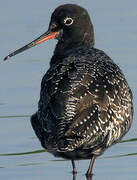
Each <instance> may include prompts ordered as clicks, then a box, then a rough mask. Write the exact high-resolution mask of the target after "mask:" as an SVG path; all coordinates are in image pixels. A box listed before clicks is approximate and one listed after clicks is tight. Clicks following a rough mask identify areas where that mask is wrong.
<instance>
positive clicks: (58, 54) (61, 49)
mask: <svg viewBox="0 0 137 180" xmlns="http://www.w3.org/2000/svg"><path fill="white" fill-rule="evenodd" d="M93 46H94V43H91V42H90V41H83V42H68V43H66V42H63V41H59V42H58V43H57V45H56V48H55V51H54V54H53V56H52V58H51V61H50V65H51V66H52V65H54V64H58V63H60V62H61V61H62V59H64V58H66V57H67V56H69V54H70V53H71V52H75V51H76V49H78V47H84V48H85V47H87V48H93Z"/></svg>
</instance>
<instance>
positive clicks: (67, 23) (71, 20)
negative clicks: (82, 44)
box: [64, 17, 74, 26]
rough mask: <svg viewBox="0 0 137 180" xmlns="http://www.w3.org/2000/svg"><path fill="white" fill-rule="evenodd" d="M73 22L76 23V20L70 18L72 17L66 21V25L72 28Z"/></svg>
mask: <svg viewBox="0 0 137 180" xmlns="http://www.w3.org/2000/svg"><path fill="white" fill-rule="evenodd" d="M73 22H74V20H73V19H72V18H70V17H67V18H65V19H64V24H65V25H66V26H70V25H71V24H73Z"/></svg>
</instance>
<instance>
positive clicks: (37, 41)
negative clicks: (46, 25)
mask: <svg viewBox="0 0 137 180" xmlns="http://www.w3.org/2000/svg"><path fill="white" fill-rule="evenodd" d="M56 34H57V32H49V31H47V32H46V33H44V34H42V35H41V36H40V37H38V38H37V39H35V40H34V41H32V42H30V43H29V44H27V45H25V46H23V47H21V48H19V49H17V50H16V51H14V52H12V53H11V54H9V55H8V56H6V57H5V58H4V61H6V60H7V59H9V58H10V57H12V56H15V55H16V54H19V53H21V52H23V51H25V50H27V49H29V48H31V47H33V46H36V45H37V44H40V43H42V42H44V41H47V40H48V39H53V38H55V36H56Z"/></svg>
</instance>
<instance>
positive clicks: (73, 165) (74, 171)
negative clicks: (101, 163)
mask: <svg viewBox="0 0 137 180" xmlns="http://www.w3.org/2000/svg"><path fill="white" fill-rule="evenodd" d="M71 162H72V168H73V171H72V173H73V174H76V173H77V170H76V166H75V162H74V160H73V159H72V160H71Z"/></svg>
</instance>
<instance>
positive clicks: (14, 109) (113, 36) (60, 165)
mask: <svg viewBox="0 0 137 180" xmlns="http://www.w3.org/2000/svg"><path fill="white" fill-rule="evenodd" d="M65 3H68V1H65V0H60V1H55V0H39V1H33V0H24V1H18V0H12V1H10V0H4V1H1V5H0V59H1V61H0V137H1V138H0V179H4V180H15V179H19V180H25V179H26V180H28V179H29V180H38V179H39V180H45V179H46V180H51V179H56V180H57V179H59V180H64V179H66V180H67V179H68V180H70V179H73V177H72V174H71V170H72V168H71V163H70V162H69V161H64V160H62V159H61V158H55V157H53V156H52V155H51V154H49V153H47V152H44V151H43V149H42V148H41V146H40V143H39V141H38V139H37V138H36V137H35V134H34V132H33V130H32V128H31V125H30V116H31V114H33V113H34V112H35V111H36V110H37V103H38V100H39V92H40V83H41V79H42V77H43V75H44V74H45V72H46V71H47V69H48V67H49V61H50V58H51V56H52V54H53V50H54V47H55V45H56V40H50V41H47V42H45V43H43V44H41V45H39V46H36V47H34V48H31V49H30V50H28V51H25V52H24V53H21V54H19V55H17V56H15V57H12V58H11V59H9V60H8V61H6V62H3V58H4V57H5V56H7V55H8V54H9V53H10V52H12V51H14V50H16V49H17V48H20V47H22V46H23V45H25V44H27V43H29V42H30V41H32V40H33V39H35V38H36V37H38V36H40V35H41V34H42V33H44V32H45V31H47V29H48V24H49V21H50V16H51V13H52V12H53V10H54V9H55V8H56V7H57V6H59V5H61V4H65ZM69 3H76V4H79V5H81V6H83V7H85V8H86V9H87V10H88V12H89V14H90V17H91V20H92V23H93V25H94V31H95V47H96V48H98V49H102V50H104V51H105V52H106V53H107V54H108V55H109V56H110V57H111V58H112V59H113V60H114V61H115V62H116V63H117V64H118V65H119V66H120V67H121V69H122V70H123V72H124V74H125V76H126V78H127V80H128V83H129V85H130V87H131V89H132V92H133V97H134V121H133V124H132V128H131V129H130V131H129V133H128V134H127V135H126V136H125V137H124V139H123V140H126V141H124V142H123V143H119V144H117V145H115V146H114V147H111V148H110V149H108V150H107V151H106V152H105V154H104V155H103V156H101V157H100V158H98V160H96V162H95V166H94V176H93V180H100V179H101V180H110V179H111V180H115V179H118V180H119V179H120V180H121V179H124V180H135V179H137V173H136V172H137V141H136V139H137V133H136V132H137V121H136V116H137V1H136V0H132V1H129V0H115V1H110V0H102V1H100V0H93V1H90V0H85V1H80V0H77V1H76V0H75V1H74V0H70V1H69ZM88 164H89V161H88V160H84V161H77V162H76V166H77V169H78V175H77V180H83V179H86V177H85V176H84V173H85V172H86V170H87V168H88Z"/></svg>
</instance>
